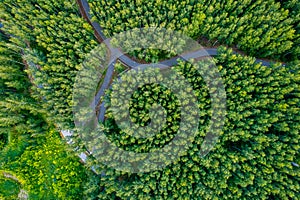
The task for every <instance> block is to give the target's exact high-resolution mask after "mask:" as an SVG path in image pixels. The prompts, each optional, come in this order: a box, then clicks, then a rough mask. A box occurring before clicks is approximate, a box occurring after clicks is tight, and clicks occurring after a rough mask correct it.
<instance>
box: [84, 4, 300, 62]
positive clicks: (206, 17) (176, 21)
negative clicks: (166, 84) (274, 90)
mask: <svg viewBox="0 0 300 200" xmlns="http://www.w3.org/2000/svg"><path fill="white" fill-rule="evenodd" d="M286 4H287V5H286V6H285V7H286V8H290V9H291V10H292V11H293V14H291V15H289V12H288V10H286V9H283V8H282V6H281V5H280V3H277V2H276V1H275V0H267V1H262V0H259V1H251V0H247V1H243V3H241V2H240V1H238V0H230V1H226V2H222V3H221V2H220V1H215V0H214V1H207V0H201V1H194V0H187V1H177V0H172V1H161V0H150V1H137V2H133V1H119V0H114V1H109V2H107V1H105V0H96V1H90V5H91V11H92V14H93V20H96V21H98V22H99V23H100V25H101V27H103V29H104V34H105V35H107V36H112V35H114V34H115V33H120V32H122V31H125V30H130V29H132V28H140V27H160V28H166V29H171V30H177V31H181V32H183V33H185V34H187V35H189V36H191V37H194V38H197V37H203V36H204V37H207V38H208V39H209V40H210V41H214V43H217V42H219V43H221V44H226V45H230V46H233V45H237V47H238V48H239V49H241V50H244V51H246V52H247V53H248V54H250V55H255V56H259V57H273V58H274V57H276V58H278V57H284V56H285V54H286V53H288V52H289V50H290V49H291V48H292V46H293V48H296V49H298V46H299V45H298V44H299V41H298V39H299V36H298V33H296V34H295V31H296V30H298V29H299V14H298V13H299V12H297V11H298V10H299V8H298V7H299V6H298V4H299V3H298V1H291V2H290V3H286ZM294 5H295V6H294ZM296 5H297V6H296ZM297 32H298V31H297ZM292 51H293V52H295V53H296V54H295V55H297V51H296V50H292ZM152 53H154V55H155V54H157V52H156V53H155V52H152ZM140 54H141V52H139V53H136V55H135V56H137V57H139V58H141V57H142V58H143V59H145V58H144V57H143V56H142V55H140ZM150 55H152V54H150ZM154 55H153V56H154ZM148 56H149V55H148ZM150 57H151V56H150ZM146 60H151V59H146Z"/></svg>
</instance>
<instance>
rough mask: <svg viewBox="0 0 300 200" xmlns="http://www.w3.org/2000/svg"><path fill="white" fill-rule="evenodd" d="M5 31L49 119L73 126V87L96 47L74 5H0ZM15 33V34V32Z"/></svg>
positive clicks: (40, 2)
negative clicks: (25, 64) (20, 52)
mask: <svg viewBox="0 0 300 200" xmlns="http://www.w3.org/2000/svg"><path fill="white" fill-rule="evenodd" d="M0 11H1V12H0V13H1V15H0V18H1V19H3V24H4V27H3V29H4V31H5V32H6V33H9V34H12V35H15V36H17V37H14V38H11V39H10V41H11V42H13V43H14V44H15V45H16V47H15V48H18V46H21V47H30V48H26V49H25V50H24V52H23V55H24V56H23V57H24V59H25V60H26V61H27V62H28V65H29V66H28V69H27V71H28V73H29V74H31V75H32V76H33V77H34V78H35V79H34V80H32V81H33V83H34V84H35V85H36V86H40V87H39V88H33V90H34V91H36V92H37V93H38V94H39V97H40V98H43V99H44V101H43V106H44V108H46V110H47V111H48V112H49V113H50V115H49V117H48V120H51V121H53V122H54V121H55V123H56V124H59V125H60V126H72V124H71V116H72V107H71V106H72V85H73V82H74V77H75V75H76V72H77V70H78V69H80V64H81V63H82V62H83V60H84V58H85V54H86V53H88V52H89V51H90V50H91V49H92V48H94V47H95V45H96V41H95V39H94V36H93V32H92V29H91V27H90V26H89V25H88V24H87V23H86V22H85V21H84V19H82V18H81V16H79V13H78V8H77V5H76V2H75V1H74V2H73V3H71V2H58V1H54V0H51V1H44V0H38V1H34V0H32V1H25V0H21V1H16V2H15V1H12V0H4V1H3V2H2V3H1V5H0ZM16 30H17V31H16Z"/></svg>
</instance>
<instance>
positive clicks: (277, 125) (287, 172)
mask: <svg viewBox="0 0 300 200" xmlns="http://www.w3.org/2000/svg"><path fill="white" fill-rule="evenodd" d="M215 61H216V63H217V66H218V68H219V70H220V73H221V76H222V78H223V81H224V84H225V86H226V93H227V116H226V123H225V127H224V129H223V132H222V135H221V136H220V138H219V142H218V143H217V145H216V146H215V147H214V149H213V150H212V151H211V152H210V153H209V154H208V155H207V156H206V157H204V158H201V157H200V156H199V152H200V150H201V144H202V141H203V136H205V126H206V125H207V122H208V121H209V120H210V119H209V117H208V116H209V114H208V113H209V104H210V103H209V95H208V93H207V91H206V89H205V82H204V81H203V79H202V77H201V76H200V74H199V73H197V70H196V69H195V68H193V66H192V65H191V64H187V63H181V64H180V65H179V66H177V67H176V70H178V72H179V73H182V74H183V75H184V76H185V77H186V78H187V80H189V82H190V84H191V85H192V87H193V89H194V90H195V91H196V93H197V94H198V96H197V97H198V101H199V102H198V103H199V108H201V111H202V112H203V119H202V120H200V123H201V126H200V127H199V133H198V134H197V136H196V138H195V141H194V142H193V143H192V144H191V145H190V148H189V150H188V151H187V153H186V155H184V156H182V157H181V158H180V159H178V160H177V161H176V162H175V163H173V164H171V165H169V166H168V167H166V168H164V169H163V170H162V171H154V172H149V173H143V174H142V173H139V174H131V173H124V172H118V171H115V170H113V169H110V168H102V169H103V170H104V171H105V174H106V176H103V177H101V182H100V186H102V187H103V188H105V189H104V190H103V191H102V192H100V193H99V196H98V197H99V198H100V199H115V198H120V199H174V198H175V199H193V198H195V197H197V198H198V197H199V198H201V199H249V198H253V199H270V198H275V199H293V198H294V199H297V197H298V196H299V189H300V185H299V179H300V177H299V167H297V165H294V164H293V163H299V150H300V146H299V142H298V141H299V139H300V138H299V137H300V134H299V130H300V127H299V124H300V123H299V122H300V115H299V113H300V112H299V111H300V110H299V105H300V98H299V95H300V93H299V92H300V91H299V84H300V82H299V81H300V77H299V74H300V73H299V65H293V66H287V67H283V66H281V65H279V64H274V65H273V66H272V67H266V66H262V65H261V64H257V63H255V59H253V58H251V57H243V56H240V55H236V54H232V52H231V50H227V49H225V48H220V49H219V55H218V56H217V57H216V59H215ZM145 87H146V86H145ZM153 87H154V86H153ZM145 92H146V91H145ZM151 97H152V96H150V99H149V100H147V101H150V100H151ZM147 101H146V99H144V98H140V101H138V103H136V104H144V105H145V104H146V103H147ZM141 108H142V107H141ZM145 111H147V109H144V111H143V112H145ZM137 113H142V111H140V110H139V111H138V112H135V114H137ZM140 116H142V114H141V115H140ZM133 118H134V117H133ZM141 119H143V118H141ZM109 133H110V134H112V135H114V134H115V135H116V137H121V135H122V134H120V133H119V131H118V130H117V129H116V130H112V131H110V132H109ZM161 138H162V137H161ZM113 139H114V138H113ZM158 139H160V137H158ZM162 140H163V139H162ZM112 141H113V142H116V143H118V141H119V140H112ZM120 141H122V142H123V141H127V138H123V139H122V140H120ZM135 145H136V143H133V144H131V148H134V147H135ZM126 148H130V147H126ZM94 164H95V163H94ZM100 166H101V165H100Z"/></svg>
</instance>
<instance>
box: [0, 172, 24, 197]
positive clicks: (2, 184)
mask: <svg viewBox="0 0 300 200" xmlns="http://www.w3.org/2000/svg"><path fill="white" fill-rule="evenodd" d="M19 191H20V184H19V183H18V182H17V181H15V180H13V179H8V178H5V177H4V176H3V175H1V176H0V198H1V199H2V198H3V199H5V200H14V199H17V198H18V194H19Z"/></svg>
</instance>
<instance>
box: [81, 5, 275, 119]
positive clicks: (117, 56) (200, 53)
mask: <svg viewBox="0 0 300 200" xmlns="http://www.w3.org/2000/svg"><path fill="white" fill-rule="evenodd" d="M77 4H78V5H79V9H80V13H81V15H82V17H83V18H84V19H85V20H86V21H87V22H88V23H89V24H90V25H91V26H92V27H93V29H94V32H95V37H96V38H97V40H98V42H99V43H102V42H104V43H105V44H106V46H107V47H108V49H109V51H110V53H111V54H112V53H113V54H114V55H113V57H114V58H113V61H112V62H111V64H110V65H109V66H108V69H107V73H106V75H105V78H104V82H103V84H102V86H101V88H100V89H99V91H98V92H97V94H96V96H95V104H96V106H98V105H99V103H100V99H101V97H102V96H103V95H104V91H105V89H107V88H108V87H109V83H110V81H111V79H112V75H113V71H114V65H115V63H116V61H117V60H118V61H119V62H121V63H122V64H123V65H125V66H127V67H129V68H130V69H137V68H138V67H139V66H140V65H142V64H141V63H138V62H135V61H134V60H132V59H131V58H129V57H128V56H126V55H124V54H123V53H122V52H120V50H118V49H113V48H112V47H111V45H110V43H109V40H107V38H106V37H105V35H104V34H103V31H102V30H103V29H102V28H101V26H100V25H99V23H97V22H92V21H91V15H90V6H89V4H88V1H87V0H77ZM234 53H236V54H238V52H235V51H234ZM217 54H218V52H217V48H209V49H206V48H204V49H200V50H196V51H193V52H189V53H187V54H184V55H182V56H177V57H173V58H171V59H168V60H164V61H162V62H160V63H158V65H157V66H158V67H159V68H160V69H164V68H168V67H172V66H174V65H176V64H178V59H183V60H190V59H199V58H201V57H204V56H216V55H217ZM256 62H257V63H261V64H262V65H265V66H270V64H271V63H270V62H268V61H264V60H261V59H256ZM104 114H105V107H104V105H103V103H102V104H101V106H100V112H99V115H98V120H99V121H102V122H103V121H104Z"/></svg>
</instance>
